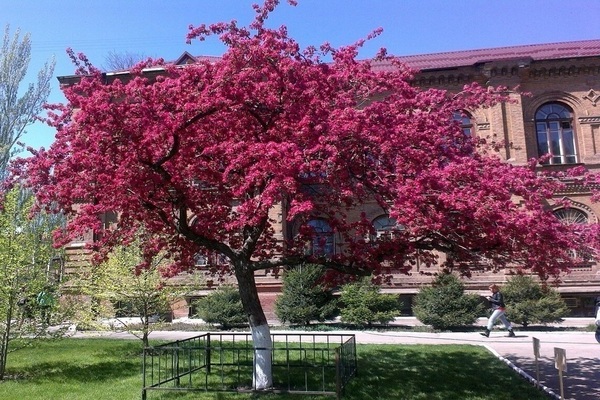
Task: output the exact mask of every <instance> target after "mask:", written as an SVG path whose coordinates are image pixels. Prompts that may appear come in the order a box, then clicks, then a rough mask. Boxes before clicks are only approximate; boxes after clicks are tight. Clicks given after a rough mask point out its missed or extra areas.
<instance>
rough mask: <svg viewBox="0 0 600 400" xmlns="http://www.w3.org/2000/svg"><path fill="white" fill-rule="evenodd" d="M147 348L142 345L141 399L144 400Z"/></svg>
mask: <svg viewBox="0 0 600 400" xmlns="http://www.w3.org/2000/svg"><path fill="white" fill-rule="evenodd" d="M147 352H148V349H147V348H146V347H144V357H143V359H142V400H146V354H147Z"/></svg>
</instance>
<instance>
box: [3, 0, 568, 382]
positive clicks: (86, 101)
mask: <svg viewBox="0 0 600 400" xmlns="http://www.w3.org/2000/svg"><path fill="white" fill-rule="evenodd" d="M277 3H278V1H276V0H266V1H265V3H264V4H263V6H260V7H259V6H255V7H256V8H255V9H256V18H255V20H254V22H253V23H252V24H251V25H250V26H249V27H240V26H238V25H237V24H236V23H234V22H231V23H219V24H215V25H211V26H204V25H202V26H199V27H192V28H190V31H189V35H188V38H189V39H190V40H193V39H200V40H202V39H204V38H206V37H208V36H210V35H216V36H218V37H219V38H220V40H221V41H222V42H223V43H224V44H225V45H226V46H227V50H226V52H225V53H224V54H223V56H222V57H220V58H218V59H211V60H206V61H201V62H198V63H196V64H190V65H186V66H185V67H180V66H175V65H168V64H166V63H162V62H161V61H160V60H158V61H156V60H155V61H152V60H148V61H146V62H143V63H140V64H139V65H137V66H136V67H134V68H132V69H131V71H130V73H129V74H128V75H127V77H126V78H124V79H115V80H112V81H108V80H107V76H106V75H103V74H102V73H100V71H99V70H97V69H95V68H94V67H92V66H91V65H89V63H87V61H86V59H85V58H84V57H83V56H79V57H75V56H73V59H74V60H75V61H76V62H77V65H78V66H79V70H78V73H79V79H78V82H77V83H76V84H73V85H72V86H70V87H67V88H65V89H64V94H65V96H66V98H67V100H68V102H67V103H66V104H64V105H58V106H55V108H54V111H53V112H52V113H51V115H50V117H49V122H50V124H51V125H52V126H54V127H55V128H56V131H57V133H56V141H55V142H54V143H53V144H52V146H51V147H50V148H49V149H48V150H40V151H38V152H36V153H34V154H33V155H32V156H31V157H30V158H27V159H23V160H19V161H18V162H17V163H16V164H15V171H16V172H17V176H19V177H20V179H22V180H23V181H24V183H25V184H26V185H27V186H28V187H29V188H31V189H33V190H34V191H35V193H36V194H37V199H38V204H39V205H40V206H42V207H45V208H46V209H50V210H56V209H60V210H65V211H66V212H68V213H70V215H69V216H70V219H69V223H68V226H67V229H66V231H61V232H59V233H58V235H57V236H56V241H57V244H64V243H67V242H68V241H69V240H72V238H73V237H75V236H78V235H81V234H83V233H84V232H86V231H88V230H89V229H94V230H96V231H98V232H99V231H101V230H102V235H101V236H99V238H98V241H97V242H95V243H94V246H95V248H96V249H97V250H98V252H99V254H100V255H103V254H105V253H106V252H107V251H108V249H110V248H112V247H113V246H115V245H116V244H121V243H128V242H130V241H131V240H132V238H133V237H135V233H136V231H138V230H139V229H140V228H143V229H144V230H145V231H149V232H152V233H153V240H151V241H147V242H146V243H145V254H146V255H147V256H148V257H149V258H150V257H151V256H152V255H153V254H156V253H157V252H159V251H163V250H167V251H168V252H169V255H170V258H172V259H173V260H174V263H173V265H172V266H171V269H170V271H171V273H173V274H175V273H177V272H179V271H182V270H185V269H189V268H193V266H194V257H196V256H197V255H198V254H204V255H209V254H217V255H219V256H220V257H221V258H223V259H226V260H227V263H225V264H226V265H222V266H221V268H222V269H223V270H225V269H226V270H227V271H230V272H231V273H233V274H234V275H235V277H236V278H237V284H238V287H239V291H240V294H241V298H242V301H243V304H244V309H245V311H246V313H247V315H248V319H249V323H250V327H251V331H252V335H253V339H254V343H255V345H256V347H258V348H269V347H270V346H271V343H270V334H269V333H270V331H269V327H268V324H267V320H266V318H265V314H264V312H263V310H262V308H261V304H260V302H259V297H258V293H257V288H256V283H255V272H256V271H258V270H262V269H269V268H276V267H283V266H288V265H296V264H299V263H301V262H310V263H318V264H322V265H324V266H326V267H327V268H329V269H330V270H335V271H338V272H341V273H344V274H359V275H370V274H371V273H375V274H377V273H379V272H381V271H382V266H385V267H389V266H394V267H397V268H399V269H402V270H405V271H406V270H408V269H409V268H410V266H411V265H412V264H413V263H414V262H415V261H416V260H419V261H422V262H427V263H430V264H432V263H435V262H437V255H438V254H446V255H448V257H445V258H444V260H445V263H446V266H447V267H448V268H458V269H463V272H467V273H468V268H471V267H473V266H474V265H477V266H479V267H481V266H482V265H483V266H484V267H486V268H490V269H491V268H494V269H498V268H502V267H505V266H507V265H514V266H519V267H522V268H527V269H531V270H533V271H535V272H537V273H539V274H540V275H542V276H544V277H546V276H551V275H557V274H559V273H560V270H561V269H562V268H564V267H565V266H567V265H568V264H569V262H570V261H569V260H570V254H571V253H569V252H568V249H569V248H570V247H572V246H573V242H574V237H573V236H572V235H571V234H570V231H569V229H568V228H565V227H563V226H561V225H560V223H559V221H557V220H556V218H554V217H553V216H552V214H551V213H549V212H548V211H547V210H546V209H545V208H544V203H545V201H546V200H547V198H549V197H550V196H551V195H552V193H553V190H554V183H552V182H551V181H548V180H544V179H541V178H538V177H537V176H536V174H535V172H534V170H533V168H532V167H516V166H511V165H509V164H507V163H504V162H502V161H501V160H500V159H499V158H497V157H496V156H495V155H494V152H493V149H492V148H489V147H488V146H487V145H486V143H485V142H484V141H483V140H480V139H477V138H474V137H471V136H465V134H464V133H463V131H462V129H461V126H460V124H459V123H458V122H456V121H455V120H454V117H453V116H454V115H455V113H456V112H457V111H458V112H460V111H461V110H473V109H478V108H481V107H488V106H492V105H493V104H495V103H497V102H500V101H504V100H505V98H504V95H503V93H504V92H503V91H504V90H505V89H504V88H498V89H494V90H491V89H488V88H481V87H479V86H477V85H474V84H473V85H468V86H465V87H464V89H463V90H462V91H460V93H453V94H449V93H447V92H444V91H441V90H434V89H429V90H421V89H418V88H415V87H413V86H412V85H411V78H412V76H413V75H412V74H413V72H412V71H410V70H409V69H408V68H406V67H405V66H403V65H402V64H400V63H399V62H397V61H396V60H395V59H394V58H393V57H388V56H387V55H386V54H385V52H384V51H381V52H380V54H378V56H377V57H375V58H374V59H373V60H370V61H361V62H359V61H357V54H358V51H359V49H360V48H361V45H362V44H363V42H358V43H356V44H354V45H350V46H347V47H342V48H332V47H330V46H328V45H324V46H322V47H320V48H319V49H317V48H313V47H309V48H306V49H303V50H302V49H300V47H299V45H298V43H297V42H296V41H295V40H293V39H292V38H290V37H289V36H288V34H287V31H286V29H285V27H281V28H279V29H271V28H267V27H266V19H267V17H268V15H269V13H270V12H271V11H272V10H273V8H274V7H275V6H276V5H277ZM377 34H378V32H375V33H374V34H373V36H376V35H377ZM323 59H326V60H327V62H325V61H324V60H323ZM382 62H385V63H386V64H389V65H392V66H393V68H388V69H381V68H374V66H377V65H379V63H382ZM150 67H152V68H150ZM373 204H375V205H377V207H380V208H381V209H382V210H383V211H384V212H385V213H387V214H388V215H389V216H390V217H391V218H393V219H395V220H396V222H397V228H396V230H395V232H394V234H393V235H390V237H388V238H387V239H386V240H380V241H373V240H369V239H368V238H369V237H371V236H372V235H373V233H374V228H373V226H372V224H371V222H370V221H369V220H367V218H366V216H365V215H364V214H363V215H362V216H361V217H357V218H353V217H352V215H353V214H352V212H353V211H354V210H357V209H361V207H366V206H368V205H373ZM274 210H281V216H280V215H278V213H276V212H274ZM106 212H117V213H118V215H119V219H118V222H117V223H116V225H115V226H114V227H112V228H111V229H105V228H103V227H102V226H101V224H100V220H99V218H98V216H99V215H100V214H102V213H106ZM314 217H322V218H326V219H327V222H328V223H329V225H330V226H331V228H332V229H333V231H334V232H335V233H336V235H337V236H338V237H339V238H341V239H342V240H340V243H342V244H341V246H340V248H339V249H337V251H336V252H335V253H334V254H329V253H326V254H324V253H322V252H321V253H320V252H314V251H313V252H310V251H307V243H313V244H314V245H315V246H316V247H319V241H318V236H317V237H315V235H316V234H315V231H314V230H313V229H311V225H310V224H307V221H309V220H310V219H311V218H314ZM103 229H104V230H103ZM557 260H562V262H561V263H557ZM473 261H477V262H476V263H474V262H473ZM140 267H143V265H141V266H140ZM255 363H256V366H257V367H256V368H255V370H256V372H255V376H254V383H255V387H256V388H259V389H260V388H268V387H269V386H270V385H271V382H272V381H271V372H270V352H269V351H258V352H257V356H256V360H255Z"/></svg>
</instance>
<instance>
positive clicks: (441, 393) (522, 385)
mask: <svg viewBox="0 0 600 400" xmlns="http://www.w3.org/2000/svg"><path fill="white" fill-rule="evenodd" d="M390 349H392V350H391V351H390ZM358 374H359V376H358V377H357V378H355V379H354V380H353V381H351V382H350V384H349V385H348V387H347V389H346V396H345V398H347V399H357V400H358V399H361V400H368V399H411V400H412V399H423V400H425V399H427V400H435V399H439V400H453V399H456V400H466V399H478V400H483V399H489V400H521V399H522V400H533V399H546V397H545V395H543V394H542V393H541V392H540V391H539V390H537V389H536V388H534V387H533V386H531V385H530V384H529V383H528V382H526V381H525V380H522V381H521V380H520V377H518V376H515V373H514V372H513V371H511V370H510V369H509V368H507V366H506V365H505V364H503V363H501V362H500V361H498V359H496V358H495V357H494V356H492V355H491V354H489V352H487V351H486V350H485V349H482V348H479V347H477V346H468V345H456V346H442V347H437V346H426V345H409V346H394V347H389V346H388V347H387V348H376V347H375V348H373V349H371V350H370V351H368V352H365V353H363V354H360V353H359V371H358ZM515 381H516V382H517V384H515Z"/></svg>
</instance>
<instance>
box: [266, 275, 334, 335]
mask: <svg viewBox="0 0 600 400" xmlns="http://www.w3.org/2000/svg"><path fill="white" fill-rule="evenodd" d="M324 271H325V269H324V268H323V267H321V266H319V265H314V264H305V265H299V266H298V267H296V268H294V269H290V270H287V271H286V272H285V274H284V275H283V288H282V291H281V294H280V295H279V296H278V297H277V300H276V301H275V314H276V315H277V318H279V320H280V321H281V322H282V323H286V322H289V323H291V324H296V325H309V324H310V322H311V321H319V322H322V321H325V320H327V319H331V318H334V317H335V316H337V313H338V309H337V301H336V300H335V298H334V297H333V295H332V293H331V291H330V290H327V288H326V287H325V286H324V285H323V284H321V283H320V280H321V278H322V277H323V273H324Z"/></svg>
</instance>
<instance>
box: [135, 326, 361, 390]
mask: <svg viewBox="0 0 600 400" xmlns="http://www.w3.org/2000/svg"><path fill="white" fill-rule="evenodd" d="M271 339H272V341H273V348H272V349H270V350H271V352H272V364H271V367H272V374H273V388H271V389H269V391H271V392H286V393H301V394H320V395H331V396H336V397H337V398H338V399H340V398H341V396H342V394H343V392H344V388H345V387H346V385H347V384H348V382H349V381H350V380H351V378H352V377H353V376H355V375H356V373H357V358H356V339H355V336H354V335H343V334H325V333H324V334H318V333H316V334H307V333H301V334H294V333H289V334H288V333H275V334H272V335H271ZM259 350H263V351H264V350H266V349H264V348H255V347H254V346H253V343H252V335H251V334H250V333H206V334H203V335H200V336H195V337H192V338H189V339H186V340H178V341H175V342H170V343H166V344H162V345H159V346H153V347H147V348H145V349H144V358H143V388H142V400H146V399H147V397H148V394H149V392H151V391H159V390H160V391H206V392H217V391H235V392H252V391H254V390H255V387H253V383H252V376H253V368H254V366H253V359H254V354H255V352H256V351H259ZM263 392H264V391H263Z"/></svg>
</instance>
